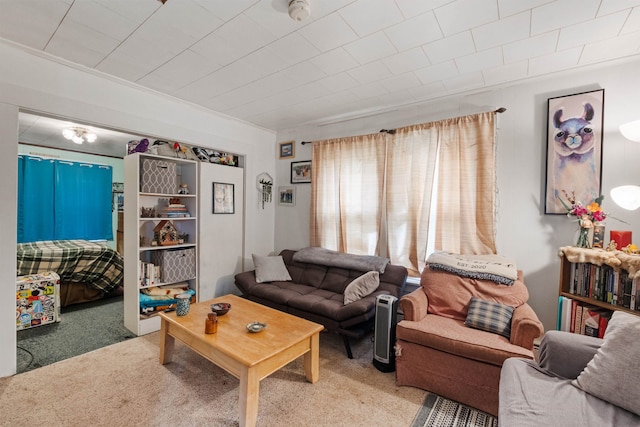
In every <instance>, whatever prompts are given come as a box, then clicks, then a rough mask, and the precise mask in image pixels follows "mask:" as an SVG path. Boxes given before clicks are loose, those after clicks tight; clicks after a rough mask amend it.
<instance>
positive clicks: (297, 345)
mask: <svg viewBox="0 0 640 427" xmlns="http://www.w3.org/2000/svg"><path fill="white" fill-rule="evenodd" d="M217 302H228V303H230V304H231V310H230V311H229V312H228V313H227V314H225V315H223V316H218V331H217V333H215V334H205V333H204V326H205V319H206V318H207V313H210V312H211V304H213V303H217ZM159 316H160V318H161V327H160V363H161V364H163V365H164V364H166V363H169V362H170V361H171V357H172V355H173V350H174V345H175V338H177V339H179V340H180V341H182V342H183V343H184V344H185V345H186V346H187V347H189V348H191V349H192V350H194V351H195V352H197V353H199V354H200V355H202V356H203V357H205V358H206V359H208V360H210V361H211V362H213V363H214V364H216V365H218V366H219V367H221V368H222V369H224V370H225V371H227V372H229V373H230V374H231V375H233V376H235V377H236V378H239V379H240V426H254V425H255V424H256V420H257V418H258V395H259V389H260V381H261V380H262V379H263V378H266V377H267V376H269V375H271V374H272V373H273V372H275V371H277V370H278V369H280V368H282V367H283V366H285V365H287V364H288V363H289V362H291V361H293V360H295V359H297V358H298V357H300V356H302V355H304V373H305V376H306V377H307V380H308V381H309V382H310V383H315V382H316V381H318V377H319V370H320V368H319V366H320V365H319V360H318V356H319V341H320V340H319V334H320V331H322V330H323V326H322V325H319V324H317V323H313V322H310V321H308V320H305V319H301V318H299V317H296V316H292V315H290V314H287V313H284V312H281V311H278V310H274V309H272V308H269V307H266V306H263V305H260V304H257V303H255V302H252V301H248V300H246V299H244V298H240V297H238V296H235V295H225V296H223V297H218V298H215V299H212V300H209V301H203V302H200V303H197V304H191V308H190V310H189V313H188V314H187V315H186V316H181V317H179V316H177V315H176V312H175V311H174V312H170V313H164V312H160V313H159ZM251 322H261V323H266V324H267V327H266V328H265V329H264V330H262V331H261V332H257V333H251V332H249V331H247V328H246V326H247V324H249V323H251Z"/></svg>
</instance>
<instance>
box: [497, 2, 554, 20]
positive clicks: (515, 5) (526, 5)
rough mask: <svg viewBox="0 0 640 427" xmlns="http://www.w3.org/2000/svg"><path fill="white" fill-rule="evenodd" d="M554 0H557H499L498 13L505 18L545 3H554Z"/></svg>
mask: <svg viewBox="0 0 640 427" xmlns="http://www.w3.org/2000/svg"><path fill="white" fill-rule="evenodd" d="M554 1H556V0H518V1H513V0H498V13H499V14H500V18H503V19H504V18H506V17H507V16H511V15H515V14H516V13H520V12H523V11H525V10H530V9H533V8H534V7H538V6H542V5H543V4H547V3H553V2H554Z"/></svg>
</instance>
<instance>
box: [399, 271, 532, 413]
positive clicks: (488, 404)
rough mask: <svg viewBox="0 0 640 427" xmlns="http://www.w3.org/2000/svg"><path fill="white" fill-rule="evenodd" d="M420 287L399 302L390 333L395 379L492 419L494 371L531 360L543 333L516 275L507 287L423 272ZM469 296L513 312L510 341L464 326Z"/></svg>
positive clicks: (495, 396) (495, 400)
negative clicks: (400, 315)
mask: <svg viewBox="0 0 640 427" xmlns="http://www.w3.org/2000/svg"><path fill="white" fill-rule="evenodd" d="M420 285H421V287H420V288H418V289H417V290H415V291H413V292H412V293H411V294H408V295H406V296H404V297H402V298H401V299H400V308H401V310H402V311H403V312H404V320H402V321H401V322H399V323H398V326H397V328H396V338H397V341H396V380H397V383H398V385H408V386H413V387H418V388H422V389H424V390H428V391H431V392H433V393H436V394H438V395H441V396H443V397H446V398H449V399H452V400H455V401H458V402H460V403H463V404H465V405H468V406H472V407H474V408H477V409H479V410H481V411H485V412H488V413H490V414H492V415H497V414H498V388H499V382H500V369H501V367H502V363H503V362H504V360H505V359H507V358H509V357H522V358H528V359H533V351H532V350H533V340H534V339H535V338H537V337H539V336H541V335H542V334H543V327H542V324H541V323H540V321H539V320H538V317H537V316H536V314H535V312H534V311H533V310H532V309H531V307H530V306H529V305H528V304H527V303H526V301H527V300H528V298H529V293H528V291H527V288H526V286H525V284H524V283H523V281H522V272H518V279H517V280H516V281H515V283H514V284H513V286H506V285H499V284H497V283H495V282H493V281H490V280H478V279H470V278H464V277H461V276H458V275H456V274H453V273H449V272H445V271H435V270H431V269H429V268H425V270H424V272H423V274H422V277H421V280H420ZM472 297H477V298H480V299H482V300H485V301H491V302H496V303H500V304H503V305H506V306H511V307H514V308H515V309H514V310H513V315H512V317H511V334H510V339H507V338H506V337H505V336H502V335H498V334H496V333H492V332H486V331H484V330H479V329H474V328H470V327H468V326H466V325H465V319H466V317H467V311H468V309H469V305H470V301H471V298H472Z"/></svg>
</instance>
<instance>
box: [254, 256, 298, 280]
mask: <svg viewBox="0 0 640 427" xmlns="http://www.w3.org/2000/svg"><path fill="white" fill-rule="evenodd" d="M251 256H252V257H253V265H255V267H256V282H258V283H264V282H275V281H287V280H291V276H290V275H289V270H287V267H286V266H285V265H284V260H283V259H282V257H281V256H280V255H278V256H260V255H256V254H251Z"/></svg>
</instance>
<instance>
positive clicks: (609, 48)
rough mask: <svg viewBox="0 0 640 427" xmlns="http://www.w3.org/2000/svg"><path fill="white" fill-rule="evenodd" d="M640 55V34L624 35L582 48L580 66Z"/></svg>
mask: <svg viewBox="0 0 640 427" xmlns="http://www.w3.org/2000/svg"><path fill="white" fill-rule="evenodd" d="M638 53H640V33H631V34H625V35H624V36H619V37H616V38H615V39H609V40H605V41H601V42H598V43H590V44H588V45H586V46H585V47H584V50H583V52H582V56H581V57H580V64H595V63H598V62H604V61H608V60H611V59H616V58H624V57H625V56H630V55H637V54H638Z"/></svg>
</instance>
